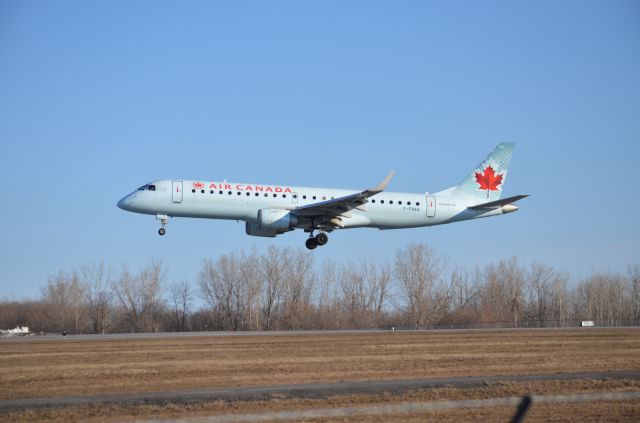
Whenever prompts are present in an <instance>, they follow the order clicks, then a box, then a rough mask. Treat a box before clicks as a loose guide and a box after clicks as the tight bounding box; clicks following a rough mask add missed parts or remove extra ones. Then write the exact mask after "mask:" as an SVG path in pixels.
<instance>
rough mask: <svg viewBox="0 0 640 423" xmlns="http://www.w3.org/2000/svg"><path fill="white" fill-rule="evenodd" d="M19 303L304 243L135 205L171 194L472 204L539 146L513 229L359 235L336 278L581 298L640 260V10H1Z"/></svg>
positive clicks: (3, 252)
mask: <svg viewBox="0 0 640 423" xmlns="http://www.w3.org/2000/svg"><path fill="white" fill-rule="evenodd" d="M0 64H1V66H0V175H1V178H2V182H3V187H4V189H3V190H2V191H3V193H2V200H1V201H0V204H1V206H0V221H1V222H2V232H1V234H0V298H24V297H35V296H37V295H38V294H39V292H40V288H39V287H40V286H41V285H42V284H44V282H45V281H46V278H47V275H48V274H51V273H54V272H56V271H57V270H58V269H66V270H71V269H72V268H74V267H78V266H80V265H82V264H85V263H92V262H96V261H99V260H105V262H106V263H108V264H111V265H113V266H115V267H118V266H120V265H121V264H127V265H129V266H131V267H132V268H134V269H136V268H138V267H140V266H141V265H143V264H144V263H146V262H148V261H149V260H150V259H151V258H160V259H162V260H163V261H164V262H165V264H167V266H168V268H169V279H183V278H190V279H192V280H195V278H196V276H197V273H198V270H199V268H200V264H201V262H202V260H203V259H204V258H215V257H217V256H219V255H221V254H224V253H227V252H230V251H234V250H238V249H242V248H244V249H249V248H251V247H253V246H256V247H257V248H258V249H259V250H262V249H264V248H266V247H267V246H269V245H271V244H276V245H280V246H296V247H297V246H302V244H303V242H304V239H305V234H303V233H302V232H299V231H296V232H294V233H288V234H285V235H284V236H281V237H278V238H276V239H261V238H254V237H248V236H246V235H244V226H243V225H242V224H241V223H236V222H225V221H206V220H185V219H174V220H173V221H172V222H171V223H170V225H169V227H168V233H167V236H165V237H163V238H160V237H159V236H158V235H157V233H156V231H157V227H158V224H157V222H156V221H155V220H154V218H153V217H150V216H143V215H136V214H131V213H126V212H124V211H122V210H120V209H118V208H117V207H116V205H115V204H116V202H117V201H118V199H120V198H121V197H122V196H124V195H125V194H127V193H128V192H130V191H131V190H133V189H135V188H136V187H138V186H140V185H142V184H144V183H146V182H148V181H150V180H153V179H159V178H194V179H203V180H222V179H225V178H226V179H229V180H236V181H243V182H256V183H272V184H288V185H308V186H329V187H331V186H333V187H338V188H354V189H360V188H365V187H368V186H370V185H372V184H375V183H377V182H379V180H380V179H381V178H383V177H384V176H385V175H386V173H387V172H388V171H389V170H392V169H395V170H396V172H397V175H396V177H395V178H394V179H393V181H392V183H391V185H390V186H389V189H390V190H394V191H405V192H425V191H430V192H435V191H438V190H440V189H444V188H447V187H449V186H451V185H455V184H456V183H458V182H459V181H461V180H462V178H463V177H464V176H465V175H466V174H467V173H468V172H469V171H470V170H471V169H472V168H473V167H474V166H475V165H476V164H478V163H479V162H480V160H481V159H483V158H484V157H485V155H486V154H487V153H488V152H489V151H491V149H493V147H494V146H495V145H496V144H497V143H498V142H501V141H509V142H515V143H516V151H515V153H514V157H513V161H512V166H511V171H510V174H509V180H508V181H507V183H506V185H505V195H515V194H520V193H526V194H531V195H532V196H531V197H530V198H528V199H525V200H523V201H522V202H521V203H520V206H521V210H520V211H519V212H518V213H514V214H510V215H508V216H504V217H501V218H492V219H484V220H479V221H475V222H464V223H459V224H456V225H445V226H441V227H435V228H431V229H410V230H399V231H378V230H372V229H368V230H367V229H358V230H350V231H341V232H340V231H338V232H335V233H334V234H333V235H332V237H331V242H330V244H329V245H328V246H326V247H324V248H321V249H317V250H315V251H314V253H313V254H314V255H316V256H317V257H318V258H319V259H320V260H322V259H325V258H331V259H333V260H336V261H341V260H345V259H351V260H357V259H358V258H360V257H369V256H373V257H376V258H378V259H380V260H386V259H391V258H392V257H393V254H394V253H395V251H396V250H397V249H398V248H401V247H403V246H406V245H408V244H411V243H421V242H425V243H428V244H429V245H430V246H431V247H433V248H434V249H436V250H437V251H438V252H439V253H440V254H442V255H443V256H444V257H447V258H448V260H449V262H450V263H456V264H460V265H468V266H472V265H475V264H485V263H488V262H491V261H496V260H498V259H500V258H507V257H510V256H512V255H515V256H518V257H520V258H522V259H523V260H526V261H532V260H537V261H540V262H543V263H546V264H549V265H552V266H554V267H557V268H558V269H561V270H566V271H569V272H571V273H572V274H573V275H574V276H575V277H576V278H579V277H581V276H584V275H586V274H588V273H590V272H591V271H594V270H596V271H624V270H625V269H626V267H627V266H628V265H629V264H632V263H639V262H640V255H639V252H640V224H638V220H637V219H638V218H637V214H638V210H640V204H639V194H640V193H639V189H638V175H637V168H638V167H639V165H640V159H639V157H640V3H638V2H636V1H563V2H553V1H548V2H540V1H535V2H534V1H531V2H511V1H498V2H491V1H487V2H472V1H468V2H459V1H456V2H422V1H413V2H409V1H405V2H364V1H362V2H356V1H353V2H257V1H256V2H240V1H237V2H156V1H153V2H151V1H149V2H143V1H134V2H125V1H116V2H102V3H99V2H70V1H62V2H23V1H4V2H2V3H0Z"/></svg>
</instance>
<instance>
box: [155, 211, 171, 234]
mask: <svg viewBox="0 0 640 423" xmlns="http://www.w3.org/2000/svg"><path fill="white" fill-rule="evenodd" d="M156 219H158V220H159V221H160V223H161V224H162V227H161V228H160V229H158V235H160V236H162V235H164V234H166V233H167V230H166V229H165V228H164V227H165V226H167V222H168V221H169V216H167V215H166V214H158V215H156Z"/></svg>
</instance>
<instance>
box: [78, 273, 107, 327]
mask: <svg viewBox="0 0 640 423" xmlns="http://www.w3.org/2000/svg"><path fill="white" fill-rule="evenodd" d="M79 277H80V284H81V286H82V289H83V293H84V299H85V303H86V307H87V314H88V317H89V320H90V322H91V329H92V331H93V333H103V334H104V333H105V332H106V331H107V327H108V321H109V317H110V314H111V300H112V294H111V290H110V289H109V288H110V286H109V285H110V282H109V276H108V275H107V274H106V272H105V269H104V263H103V262H100V263H99V264H93V265H88V266H82V267H81V268H80V276H79Z"/></svg>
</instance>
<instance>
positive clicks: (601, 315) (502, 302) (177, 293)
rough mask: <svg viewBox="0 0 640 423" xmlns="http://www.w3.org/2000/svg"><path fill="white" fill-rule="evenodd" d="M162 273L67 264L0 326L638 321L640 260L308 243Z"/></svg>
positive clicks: (124, 328) (106, 328) (154, 328)
mask: <svg viewBox="0 0 640 423" xmlns="http://www.w3.org/2000/svg"><path fill="white" fill-rule="evenodd" d="M166 270H167V269H166V266H165V265H164V264H163V263H162V261H159V260H152V261H150V262H149V263H147V264H146V265H145V266H144V267H143V268H141V269H140V270H139V271H131V270H130V269H129V268H128V267H126V266H123V267H122V268H120V269H119V270H117V271H115V270H113V269H112V268H110V267H109V266H106V265H105V264H104V263H96V264H91V265H85V266H82V267H80V268H79V269H74V270H70V271H64V270H61V271H59V272H58V273H55V274H52V275H50V276H49V278H48V280H47V281H46V283H45V284H44V285H43V287H42V293H41V295H40V298H39V299H34V300H25V301H10V300H5V301H0V328H3V329H8V328H12V327H15V326H18V325H19V326H29V328H30V329H31V331H32V332H58V333H60V332H62V331H66V332H67V333H113V332H158V331H202V330H231V331H245V330H296V329H368V328H391V327H396V328H411V329H425V328H472V327H562V326H576V325H578V324H579V322H580V321H582V320H593V321H595V323H596V325H597V326H621V325H638V324H639V323H640V265H633V266H630V267H629V268H628V270H627V272H625V273H602V272H594V273H592V274H591V275H589V276H587V277H585V278H582V279H581V280H579V281H574V283H570V275H569V274H568V273H566V272H561V271H558V270H556V269H554V268H552V267H550V266H547V265H544V264H540V263H537V262H532V263H523V262H522V261H520V260H518V259H516V258H515V257H513V258H509V259H503V260H500V261H498V262H497V263H491V264H487V265H485V266H478V267H475V268H471V269H468V268H461V267H457V266H451V265H449V264H448V263H447V261H446V260H444V259H443V258H442V257H440V256H438V255H437V254H436V253H435V252H434V251H433V250H432V249H431V248H429V247H428V246H426V245H423V244H417V245H411V246H408V247H406V248H402V249H399V250H398V251H397V252H396V253H395V255H394V256H393V257H392V258H391V259H390V260H388V261H382V262H380V261H376V260H374V259H369V260H360V261H355V262H353V261H345V262H342V263H336V262H334V261H331V260H327V261H323V262H320V263H317V262H316V260H315V259H314V256H313V255H312V254H311V253H309V252H307V251H303V250H297V249H290V248H280V247H275V246H272V247H270V248H268V249H267V250H265V251H264V252H261V253H260V252H258V251H256V250H251V251H239V252H233V253H229V254H225V255H222V256H220V257H218V258H217V259H215V260H214V259H205V260H203V262H202V265H201V268H200V271H199V274H198V276H197V278H196V279H195V280H193V281H190V280H182V281H173V282H170V283H169V282H168V281H167V276H166ZM196 305H197V306H196Z"/></svg>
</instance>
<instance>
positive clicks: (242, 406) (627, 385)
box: [2, 380, 640, 423]
mask: <svg viewBox="0 0 640 423" xmlns="http://www.w3.org/2000/svg"><path fill="white" fill-rule="evenodd" d="M639 389H640V381H638V380H607V381H596V380H584V381H556V382H526V383H516V382H510V383H490V384H487V385H486V386H484V387H481V388H474V389H458V388H437V389H428V390H417V391H409V392H404V393H402V394H393V393H381V394H361V395H340V396H333V397H330V398H327V399H282V398H278V397H274V398H272V399H271V400H262V401H238V402H233V403H227V402H224V401H213V402H203V403H193V404H165V405H116V404H111V405H86V406H76V407H66V408H57V409H49V410H47V409H44V410H43V409H38V410H26V411H16V412H11V413H8V414H5V415H3V416H2V418H3V421H5V422H7V423H8V422H19V421H52V422H66V421H79V420H82V421H88V422H111V421H134V420H139V419H143V418H144V419H176V418H197V417H199V416H215V415H229V414H251V413H266V412H278V411H285V410H308V409H318V408H335V407H357V406H364V405H371V404H397V403H402V402H426V401H445V400H462V399H484V398H496V397H507V396H518V395H526V394H539V395H542V394H546V395H554V394H571V393H586V392H624V391H630V390H631V391H637V390H639ZM514 411H515V410H514V408H513V407H493V408H474V409H471V408H470V409H454V410H442V411H431V412H423V413H415V414H399V415H394V416H390V415H385V416H384V417H382V418H381V416H355V417H349V418H344V419H337V420H336V419H335V418H332V419H328V420H323V419H313V420H308V421H314V422H315V421H318V422H320V421H345V422H347V421H348V422H379V421H381V420H382V421H403V422H405V421H407V422H414V421H415V422H418V421H425V420H426V419H434V420H435V421H445V422H454V421H473V420H477V419H483V421H508V420H509V418H510V417H511V416H513V414H514ZM639 418H640V402H638V401H635V402H634V401H600V402H592V403H588V404H584V403H583V404H573V403H572V404H536V405H534V406H533V407H532V408H531V411H530V412H529V413H528V415H527V419H526V421H527V422H538V421H539V422H547V421H567V422H584V421H587V422H589V421H620V422H624V421H638V419H639Z"/></svg>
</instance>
